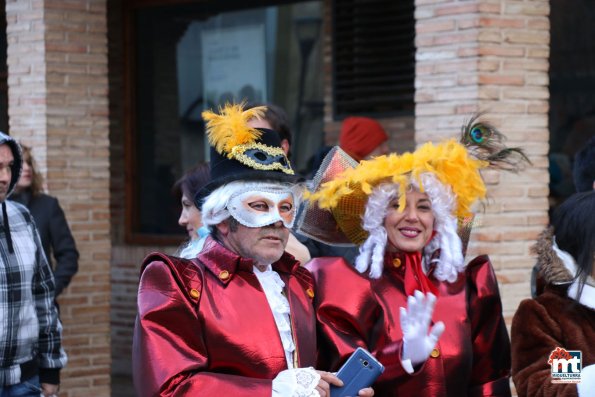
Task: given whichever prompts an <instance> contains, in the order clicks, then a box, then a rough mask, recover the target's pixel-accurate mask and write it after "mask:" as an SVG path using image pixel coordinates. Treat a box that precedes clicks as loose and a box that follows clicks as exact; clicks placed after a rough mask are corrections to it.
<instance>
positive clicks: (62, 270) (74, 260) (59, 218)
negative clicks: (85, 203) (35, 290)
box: [9, 190, 79, 297]
mask: <svg viewBox="0 0 595 397" xmlns="http://www.w3.org/2000/svg"><path fill="white" fill-rule="evenodd" d="M9 199H10V200H14V201H17V202H19V203H21V204H23V205H25V206H26V207H27V208H28V209H29V211H30V212H31V215H32V216H33V220H34V221H35V225H36V226H37V230H38V231H39V237H41V243H42V245H43V250H44V252H45V256H46V258H47V259H48V262H50V263H52V264H53V266H52V268H53V269H54V279H55V281H56V297H57V296H58V295H60V294H61V293H62V291H63V290H64V288H66V287H67V286H68V284H69V283H70V280H71V279H72V277H73V276H74V275H75V274H76V272H77V271H78V258H79V253H78V251H77V249H76V244H75V242H74V238H73V237H72V234H71V233H70V228H69V227H68V223H67V222H66V217H65V216H64V211H62V208H61V207H60V204H59V203H58V199H56V198H55V197H52V196H48V195H47V194H44V193H40V194H38V195H36V196H32V195H31V192H30V191H28V190H26V191H23V192H20V193H16V192H15V193H13V194H12V195H11V196H10V197H9ZM51 253H53V260H52V256H51V255H50V254H51Z"/></svg>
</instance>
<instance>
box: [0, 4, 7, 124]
mask: <svg viewBox="0 0 595 397" xmlns="http://www.w3.org/2000/svg"><path fill="white" fill-rule="evenodd" d="M6 46H7V43H6V11H5V2H4V1H0V131H2V132H4V133H8V132H9V131H8V84H7V83H8V65H7V64H6V56H7V55H6Z"/></svg>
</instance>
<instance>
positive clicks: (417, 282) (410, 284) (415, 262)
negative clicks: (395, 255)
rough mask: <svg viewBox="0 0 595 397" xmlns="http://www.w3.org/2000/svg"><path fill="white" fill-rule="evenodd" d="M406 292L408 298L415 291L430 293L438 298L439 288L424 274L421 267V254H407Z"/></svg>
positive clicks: (405, 257) (405, 256)
mask: <svg viewBox="0 0 595 397" xmlns="http://www.w3.org/2000/svg"><path fill="white" fill-rule="evenodd" d="M404 259H405V292H406V293H407V296H411V295H413V293H414V292H415V290H419V291H421V292H423V293H424V294H427V293H428V292H431V293H433V294H434V295H435V296H438V288H437V287H436V286H435V285H434V284H433V283H432V282H431V281H430V279H429V278H428V276H426V274H425V273H424V270H423V268H422V265H421V252H405V253H404Z"/></svg>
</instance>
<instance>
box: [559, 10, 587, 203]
mask: <svg viewBox="0 0 595 397" xmlns="http://www.w3.org/2000/svg"><path fill="white" fill-rule="evenodd" d="M550 5H551V12H550V26H551V27H550V31H551V39H550V59H549V61H550V68H549V77H550V108H549V128H550V150H549V171H550V184H549V187H550V205H551V207H552V209H553V208H554V207H556V206H557V205H558V204H559V203H561V202H562V201H564V200H565V199H566V198H567V197H568V196H570V195H571V194H573V193H574V192H575V191H576V188H575V186H574V182H573V177H572V169H573V166H574V157H575V154H576V152H577V151H579V150H580V149H581V148H582V147H584V146H585V144H586V143H587V141H588V140H589V139H590V138H591V137H593V136H594V135H595V41H594V40H593V37H594V36H595V24H593V21H594V20H595V7H593V2H592V1H591V0H576V1H571V2H567V1H564V0H552V1H551V2H550Z"/></svg>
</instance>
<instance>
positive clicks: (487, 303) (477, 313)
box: [300, 119, 527, 397]
mask: <svg viewBox="0 0 595 397" xmlns="http://www.w3.org/2000/svg"><path fill="white" fill-rule="evenodd" d="M475 121H476V119H472V120H471V121H470V122H469V123H468V124H467V125H466V126H464V127H463V134H462V139H461V142H457V141H456V140H455V139H450V140H447V141H445V142H442V143H439V144H432V143H427V144H425V145H423V146H421V147H420V148H419V149H417V150H416V151H415V152H413V153H409V152H408V153H404V154H402V155H397V154H390V155H387V156H380V157H376V158H374V159H372V160H369V161H363V162H361V163H360V164H359V165H355V164H354V163H353V162H352V161H350V160H349V159H346V157H345V154H344V153H342V151H341V150H338V149H336V150H335V151H334V152H332V153H331V154H330V155H329V157H328V158H327V159H326V160H325V164H324V165H323V167H321V169H322V170H325V171H324V173H323V174H321V175H318V176H317V178H316V179H315V181H314V185H317V184H319V186H318V187H317V188H315V192H314V193H313V194H311V195H310V197H309V205H308V207H307V208H306V210H305V211H304V212H303V215H302V217H301V219H300V229H301V230H300V231H301V232H302V233H304V234H307V235H309V236H311V237H314V238H318V239H321V240H326V241H324V242H326V243H335V244H336V243H343V244H345V243H349V242H351V243H354V244H356V245H359V246H360V254H359V256H358V257H357V259H356V265H355V267H352V266H351V265H349V264H347V263H346V262H345V261H344V260H343V259H342V258H316V259H314V260H313V261H312V262H310V264H309V265H308V266H307V267H308V268H309V269H310V270H311V272H312V273H313V276H314V278H315V280H316V283H317V289H318V291H319V292H318V294H317V296H316V298H315V306H316V308H317V317H318V321H319V330H320V339H321V341H320V342H321V346H320V350H319V360H320V365H319V366H322V367H327V368H329V369H331V370H336V369H337V368H338V367H339V366H340V365H341V364H342V363H343V362H344V361H345V360H346V359H347V358H348V357H349V355H350V354H351V353H352V352H353V351H354V350H355V349H356V348H357V347H363V348H365V349H368V350H369V351H370V352H372V354H374V355H375V356H376V358H377V359H378V360H379V361H380V362H382V363H383V364H384V366H385V368H386V370H385V372H384V373H383V375H382V376H381V377H380V378H379V379H378V381H377V382H376V383H375V385H374V389H375V391H376V395H377V396H407V395H411V396H413V395H415V396H457V397H459V396H467V395H474V396H475V395H478V396H487V395H490V396H509V395H510V387H509V378H510V342H509V338H508V333H507V330H506V326H505V323H504V319H503V317H502V304H501V301H500V295H499V292H498V285H497V281H496V276H495V274H494V271H493V269H492V265H491V264H490V260H489V258H488V257H487V256H485V255H483V256H479V257H477V258H475V259H473V260H472V261H471V262H470V263H469V264H467V265H466V264H465V262H464V251H465V250H464V244H463V242H462V240H461V237H460V235H459V234H460V233H461V228H460V226H459V225H460V224H462V221H463V220H465V219H469V218H470V217H472V212H471V210H472V206H473V205H474V204H475V203H476V202H481V201H482V200H483V199H485V197H486V188H485V184H484V182H483V180H482V177H481V175H480V173H479V171H480V169H483V168H486V167H490V166H493V167H499V168H503V169H507V168H508V169H510V168H513V169H514V168H516V166H518V165H519V164H520V162H521V161H525V160H527V158H526V157H525V155H524V154H523V152H522V151H521V150H520V149H517V148H506V147H505V146H504V145H503V144H502V142H503V138H504V137H503V136H502V135H501V134H499V133H498V131H497V130H495V129H494V128H493V127H492V126H490V125H488V124H485V123H476V122H475ZM350 167H353V168H350ZM325 181H326V182H325ZM322 182H324V183H322ZM329 210H330V212H329ZM330 214H332V216H331V215H330ZM329 220H331V221H333V220H334V221H336V223H335V222H329ZM325 225H328V227H326V230H322V229H323V228H324V226H325Z"/></svg>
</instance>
